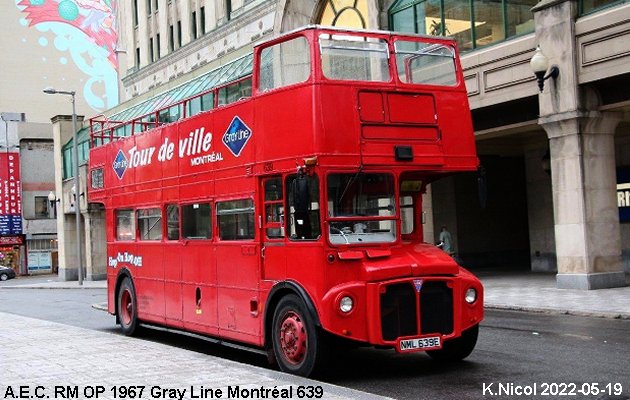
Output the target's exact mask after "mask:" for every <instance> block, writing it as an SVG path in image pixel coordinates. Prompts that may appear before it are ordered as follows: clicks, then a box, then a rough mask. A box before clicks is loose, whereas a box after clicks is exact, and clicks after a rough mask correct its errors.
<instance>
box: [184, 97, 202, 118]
mask: <svg viewBox="0 0 630 400" xmlns="http://www.w3.org/2000/svg"><path fill="white" fill-rule="evenodd" d="M200 112H201V97H195V98H194V99H190V100H189V101H188V111H187V116H189V117H192V116H193V115H197V114H199V113H200Z"/></svg>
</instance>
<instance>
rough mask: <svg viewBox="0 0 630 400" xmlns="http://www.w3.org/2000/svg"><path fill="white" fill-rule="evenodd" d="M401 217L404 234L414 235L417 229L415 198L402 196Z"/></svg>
mask: <svg viewBox="0 0 630 400" xmlns="http://www.w3.org/2000/svg"><path fill="white" fill-rule="evenodd" d="M400 216H401V217H402V218H401V219H402V232H401V233H402V234H403V235H409V234H412V233H413V231H414V229H415V220H414V204H413V196H409V195H404V194H402V195H401V196H400Z"/></svg>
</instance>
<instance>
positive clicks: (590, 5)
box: [579, 0, 625, 14]
mask: <svg viewBox="0 0 630 400" xmlns="http://www.w3.org/2000/svg"><path fill="white" fill-rule="evenodd" d="M623 3H625V1H619V0H580V3H579V7H580V9H579V11H580V14H588V13H590V12H593V11H595V10H598V9H601V8H606V7H609V6H611V5H617V4H623Z"/></svg>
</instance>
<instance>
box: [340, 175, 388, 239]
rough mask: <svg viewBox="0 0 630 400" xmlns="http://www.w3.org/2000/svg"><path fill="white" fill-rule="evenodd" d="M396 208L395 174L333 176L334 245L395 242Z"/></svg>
mask: <svg viewBox="0 0 630 400" xmlns="http://www.w3.org/2000/svg"><path fill="white" fill-rule="evenodd" d="M394 205H395V202H394V177H393V176H392V175H391V174H379V173H361V172H359V173H350V174H330V175H329V176H328V217H329V238H330V242H331V243H332V244H358V243H388V242H393V241H395V240H396V222H395V218H396V208H395V206H394Z"/></svg>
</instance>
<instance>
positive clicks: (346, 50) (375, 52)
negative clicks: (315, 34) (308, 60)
mask: <svg viewBox="0 0 630 400" xmlns="http://www.w3.org/2000/svg"><path fill="white" fill-rule="evenodd" d="M319 47H320V52H321V59H322V60H321V62H322V72H323V73H324V76H325V77H326V78H328V79H334V80H350V81H372V82H389V81H390V80H391V76H390V73H389V50H388V47H387V42H386V41H385V40H383V39H378V38H367V37H363V36H347V35H330V34H322V35H320V37H319Z"/></svg>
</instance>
